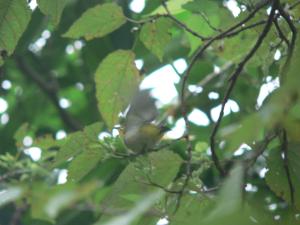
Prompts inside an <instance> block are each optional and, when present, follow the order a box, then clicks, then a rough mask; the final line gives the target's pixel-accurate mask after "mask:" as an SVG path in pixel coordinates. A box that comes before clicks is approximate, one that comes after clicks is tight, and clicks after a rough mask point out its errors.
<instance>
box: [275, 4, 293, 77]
mask: <svg viewBox="0 0 300 225" xmlns="http://www.w3.org/2000/svg"><path fill="white" fill-rule="evenodd" d="M277 9H278V11H279V14H280V15H281V16H282V17H283V18H284V20H285V21H286V22H287V24H288V26H289V28H290V30H291V32H292V39H291V43H290V45H289V47H288V55H287V59H286V62H285V64H284V66H283V69H282V73H283V74H284V73H285V72H287V69H288V67H289V65H290V63H291V59H292V56H293V53H294V49H295V44H296V38H297V29H296V27H295V25H294V23H293V21H292V20H291V18H290V15H289V14H288V13H286V12H285V11H284V9H283V8H282V6H281V5H278V7H277Z"/></svg>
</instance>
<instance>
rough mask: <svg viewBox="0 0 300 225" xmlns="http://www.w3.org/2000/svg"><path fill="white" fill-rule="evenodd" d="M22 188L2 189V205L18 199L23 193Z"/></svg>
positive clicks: (0, 199)
mask: <svg viewBox="0 0 300 225" xmlns="http://www.w3.org/2000/svg"><path fill="white" fill-rule="evenodd" d="M22 192H23V191H22V189H21V188H19V187H10V188H8V189H4V190H0V207H1V206H3V205H5V204H7V203H10V202H12V201H14V200H16V199H18V198H19V197H20V196H21V194H22Z"/></svg>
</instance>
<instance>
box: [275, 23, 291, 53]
mask: <svg viewBox="0 0 300 225" xmlns="http://www.w3.org/2000/svg"><path fill="white" fill-rule="evenodd" d="M273 23H274V25H275V28H276V30H277V33H278V36H279V37H280V39H281V40H283V41H284V42H285V43H286V46H287V47H288V48H290V41H289V40H288V39H287V37H286V36H285V35H284V33H283V31H282V30H281V28H280V26H279V23H278V18H275V19H274V21H273Z"/></svg>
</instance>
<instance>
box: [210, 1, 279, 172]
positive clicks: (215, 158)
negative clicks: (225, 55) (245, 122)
mask: <svg viewBox="0 0 300 225" xmlns="http://www.w3.org/2000/svg"><path fill="white" fill-rule="evenodd" d="M276 5H277V1H274V3H273V5H272V10H271V13H270V15H269V17H268V21H267V23H266V25H265V27H264V29H263V31H262V32H261V34H260V35H259V37H258V39H257V41H256V43H255V44H254V46H253V47H252V49H251V50H250V52H249V53H248V54H247V55H246V56H245V58H244V59H243V60H242V61H241V62H240V63H239V64H238V66H237V68H236V70H235V71H234V72H233V74H232V75H231V77H230V84H229V86H228V89H227V91H226V93H225V96H224V98H223V100H222V104H221V111H220V113H219V117H218V120H217V121H216V123H215V126H214V128H213V131H212V133H211V136H210V149H211V154H212V159H213V161H214V163H215V165H216V167H217V169H218V170H219V172H220V174H221V175H222V176H224V175H225V174H226V172H225V170H224V169H223V168H222V167H221V165H220V162H219V159H218V156H217V154H216V147H215V142H216V140H215V139H216V134H217V132H218V129H219V127H220V125H221V122H222V119H223V116H224V109H225V105H226V103H227V101H228V99H229V96H230V94H231V92H232V91H233V89H234V86H235V84H236V81H237V79H238V77H239V75H240V74H241V72H242V71H243V69H244V66H245V65H246V63H247V62H248V61H249V60H250V59H251V58H252V57H253V55H254V54H255V52H256V51H257V50H258V48H259V47H260V45H261V44H262V42H263V40H264V39H265V37H266V36H267V34H268V32H269V30H270V28H271V26H272V21H273V19H274V16H275V10H276Z"/></svg>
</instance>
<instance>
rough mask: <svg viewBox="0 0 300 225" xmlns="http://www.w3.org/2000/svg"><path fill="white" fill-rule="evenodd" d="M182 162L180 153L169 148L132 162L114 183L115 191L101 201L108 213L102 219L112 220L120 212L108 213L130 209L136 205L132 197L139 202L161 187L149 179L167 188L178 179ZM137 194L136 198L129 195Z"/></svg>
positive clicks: (103, 220) (102, 220)
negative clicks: (177, 153) (150, 183)
mask: <svg viewBox="0 0 300 225" xmlns="http://www.w3.org/2000/svg"><path fill="white" fill-rule="evenodd" d="M180 164H181V159H180V158H179V156H178V155H176V154H175V153H172V152H170V151H166V150H162V151H159V152H155V153H151V154H150V155H149V156H148V157H140V158H139V159H138V161H137V162H135V163H134V162H133V163H130V164H129V165H128V166H127V167H126V169H125V170H124V171H123V172H122V174H121V175H120V176H119V178H118V180H117V181H116V182H115V183H114V185H113V186H112V190H111V192H110V193H109V194H108V195H107V196H106V197H105V198H104V199H103V201H102V202H101V205H102V207H103V212H104V215H103V216H102V217H101V222H105V221H108V220H110V219H111V217H113V216H116V215H115V214H118V212H116V213H115V214H106V212H113V211H114V209H116V208H118V209H120V211H123V210H128V209H130V208H132V206H133V204H134V202H132V200H136V201H138V200H139V199H142V197H143V196H145V195H146V194H149V193H152V192H153V191H155V190H157V187H155V186H152V185H149V184H147V183H149V179H150V180H151V181H152V182H154V183H156V184H158V185H161V186H164V187H167V186H168V185H169V184H170V183H171V182H172V180H173V179H174V178H175V176H176V174H177V172H178V170H179V167H180ZM146 174H147V175H146ZM147 176H148V177H147ZM148 178H149V179H148ZM145 183H146V184H145ZM133 194H134V195H135V197H134V198H132V197H130V198H129V197H128V196H132V195H133Z"/></svg>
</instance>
